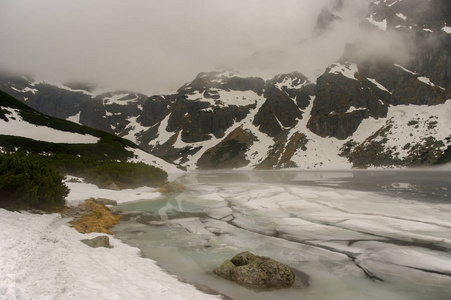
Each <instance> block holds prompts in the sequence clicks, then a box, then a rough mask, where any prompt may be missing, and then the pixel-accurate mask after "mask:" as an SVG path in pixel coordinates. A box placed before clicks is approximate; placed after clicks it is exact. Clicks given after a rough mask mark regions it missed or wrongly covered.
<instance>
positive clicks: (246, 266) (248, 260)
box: [213, 251, 295, 289]
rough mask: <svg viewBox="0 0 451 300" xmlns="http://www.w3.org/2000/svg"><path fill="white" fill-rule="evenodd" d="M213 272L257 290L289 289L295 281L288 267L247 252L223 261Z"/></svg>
mask: <svg viewBox="0 0 451 300" xmlns="http://www.w3.org/2000/svg"><path fill="white" fill-rule="evenodd" d="M213 272H214V273H215V274H216V275H218V276H220V277H223V278H225V279H229V280H232V281H234V282H236V283H239V284H241V285H244V286H247V287H251V288H259V289H283V288H289V287H291V286H292V285H293V284H294V281H295V275H294V273H293V271H291V270H290V268H288V266H286V265H284V264H282V263H280V262H277V261H275V260H273V259H271V258H269V257H265V256H258V255H255V254H253V253H251V252H248V251H246V252H242V253H239V254H237V255H235V256H234V257H233V258H232V259H231V260H226V261H224V262H223V263H222V264H221V265H220V266H219V267H218V268H216V269H215V270H214V271H213Z"/></svg>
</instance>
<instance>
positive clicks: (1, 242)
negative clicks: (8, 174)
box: [0, 182, 218, 300]
mask: <svg viewBox="0 0 451 300" xmlns="http://www.w3.org/2000/svg"><path fill="white" fill-rule="evenodd" d="M68 186H69V187H70V188H71V193H70V194H69V196H68V198H67V200H68V202H69V203H73V204H76V203H78V202H81V201H82V200H84V199H87V198H89V197H104V198H109V199H113V200H118V201H119V202H121V201H122V202H123V201H133V200H137V199H141V197H145V198H147V199H149V198H150V199H151V198H152V197H153V198H155V197H158V196H159V194H158V193H155V192H154V191H153V190H152V189H148V188H142V189H138V190H123V191H107V190H100V189H97V188H96V187H95V186H92V185H89V184H83V183H73V182H72V183H70V182H69V183H68ZM68 221H69V219H66V218H62V217H61V216H60V215H59V214H50V215H37V214H30V213H27V212H22V213H18V212H10V211H6V210H3V209H0V227H1V228H2V230H1V231H0V299H2V300H11V299H168V300H169V299H170V300H172V299H218V297H216V296H211V295H206V294H203V293H202V292H200V291H198V290H196V289H195V288H194V287H193V286H191V285H188V284H185V283H182V282H180V281H179V280H178V279H177V278H176V277H175V276H171V275H169V274H167V273H166V272H165V271H164V270H162V269H161V268H160V267H158V266H157V265H156V264H155V262H154V261H152V260H150V259H144V258H142V257H140V251H139V250H138V249H137V248H133V247H130V246H128V245H125V244H123V243H122V242H121V241H119V240H118V239H116V238H115V237H114V236H110V243H111V244H112V246H113V247H114V248H112V249H106V248H95V249H93V248H90V247H88V246H87V245H85V244H83V243H81V242H80V240H81V239H87V238H93V237H95V236H98V235H100V234H97V233H92V234H81V233H78V232H77V231H76V230H75V229H73V228H71V227H69V225H68Z"/></svg>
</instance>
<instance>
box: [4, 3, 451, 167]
mask: <svg viewBox="0 0 451 300" xmlns="http://www.w3.org/2000/svg"><path fill="white" fill-rule="evenodd" d="M346 5H349V3H348V2H347V1H345V0H339V1H336V2H335V3H334V5H333V6H331V7H328V8H327V9H325V10H323V12H322V13H321V15H320V16H319V17H318V24H317V27H316V28H317V29H316V31H317V33H318V31H325V30H328V28H329V27H330V26H333V24H334V23H336V22H341V21H342V20H341V19H342V16H340V12H341V10H342V9H343V7H344V6H346ZM450 16H451V11H450V3H449V1H445V0H403V1H395V0H385V1H375V2H373V3H372V4H371V5H370V6H369V8H368V14H367V15H366V16H365V18H363V20H361V22H360V25H359V26H360V29H361V31H362V35H361V37H360V38H359V39H357V41H356V42H355V43H353V44H350V45H348V46H347V47H346V48H345V49H344V53H343V55H342V57H341V59H339V60H338V61H337V62H336V63H334V64H332V65H330V66H329V67H328V68H327V69H326V70H325V72H324V73H323V74H322V75H321V76H319V77H318V78H317V79H316V81H310V80H309V79H307V78H306V77H305V76H304V75H302V74H301V73H299V72H293V73H289V74H280V75H277V76H275V77H274V78H272V79H269V80H266V81H265V80H263V79H262V78H259V77H247V76H242V75H240V74H239V73H237V72H210V73H201V74H199V75H198V76H197V77H196V78H195V79H194V80H192V81H191V82H188V83H186V84H185V85H183V86H182V87H180V88H179V89H178V90H177V92H175V93H173V94H169V95H154V96H151V97H147V96H144V95H141V94H137V93H131V92H115V93H103V94H96V93H95V91H94V90H93V89H92V88H91V87H86V85H80V84H68V85H66V86H51V85H49V84H43V83H36V82H34V81H33V80H31V79H27V78H14V79H12V78H6V77H3V78H1V80H0V88H1V89H2V90H4V91H6V92H8V93H10V94H12V95H13V96H15V97H17V98H18V99H21V100H22V101H24V102H27V103H28V104H30V105H31V106H32V107H34V108H36V109H38V110H40V111H43V112H45V113H48V114H50V115H52V116H57V117H60V118H66V119H67V118H68V119H71V120H75V121H77V122H80V123H82V124H84V125H89V126H92V127H95V128H98V129H102V130H107V131H110V132H113V133H116V134H118V135H120V136H122V137H126V138H128V139H130V140H132V141H134V142H137V143H138V144H139V145H140V146H141V147H143V148H144V149H146V150H147V151H150V152H152V153H153V154H155V155H158V156H160V157H164V158H165V159H166V160H168V161H171V162H173V163H176V164H179V165H181V166H184V167H187V168H190V169H196V168H200V169H211V168H225V169H227V168H302V169H308V168H319V167H325V168H332V167H333V168H343V167H349V166H353V167H371V166H376V167H390V166H417V165H430V164H433V163H435V162H436V161H443V160H444V159H443V155H446V153H449V145H450V144H451V134H450V131H449V128H451V120H450V118H449V115H450V113H451V101H450V99H451V92H450V89H451V78H450V72H451V71H450V70H451V56H450V49H451V45H450V43H451V35H450V34H451V20H450ZM318 34H319V33H318ZM447 149H448V150H447ZM447 151H448V152H447ZM448 155H449V154H448Z"/></svg>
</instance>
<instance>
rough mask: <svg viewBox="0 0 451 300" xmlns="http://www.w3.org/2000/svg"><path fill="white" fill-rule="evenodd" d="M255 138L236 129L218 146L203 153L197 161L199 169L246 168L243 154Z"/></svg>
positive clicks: (246, 161)
mask: <svg viewBox="0 0 451 300" xmlns="http://www.w3.org/2000/svg"><path fill="white" fill-rule="evenodd" d="M253 140H255V137H254V136H253V135H252V134H251V133H249V132H246V131H245V130H243V129H242V128H241V127H238V128H236V129H235V130H234V131H233V132H231V133H230V134H229V135H228V136H227V137H226V138H224V139H223V140H222V141H221V142H220V143H219V144H217V145H216V146H214V147H212V148H210V149H208V150H207V151H205V152H204V154H203V155H202V156H201V158H200V159H199V160H198V161H197V166H198V168H199V169H233V168H241V167H245V166H247V164H248V163H249V161H248V160H246V158H245V154H246V152H247V150H248V149H249V147H250V146H251V145H252V143H253Z"/></svg>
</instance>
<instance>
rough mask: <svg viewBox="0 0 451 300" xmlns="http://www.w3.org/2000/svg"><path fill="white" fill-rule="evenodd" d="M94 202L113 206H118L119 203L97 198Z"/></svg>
mask: <svg viewBox="0 0 451 300" xmlns="http://www.w3.org/2000/svg"><path fill="white" fill-rule="evenodd" d="M94 202H95V203H97V204H100V205H111V206H117V201H116V200H110V199H105V198H97V199H94Z"/></svg>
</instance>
